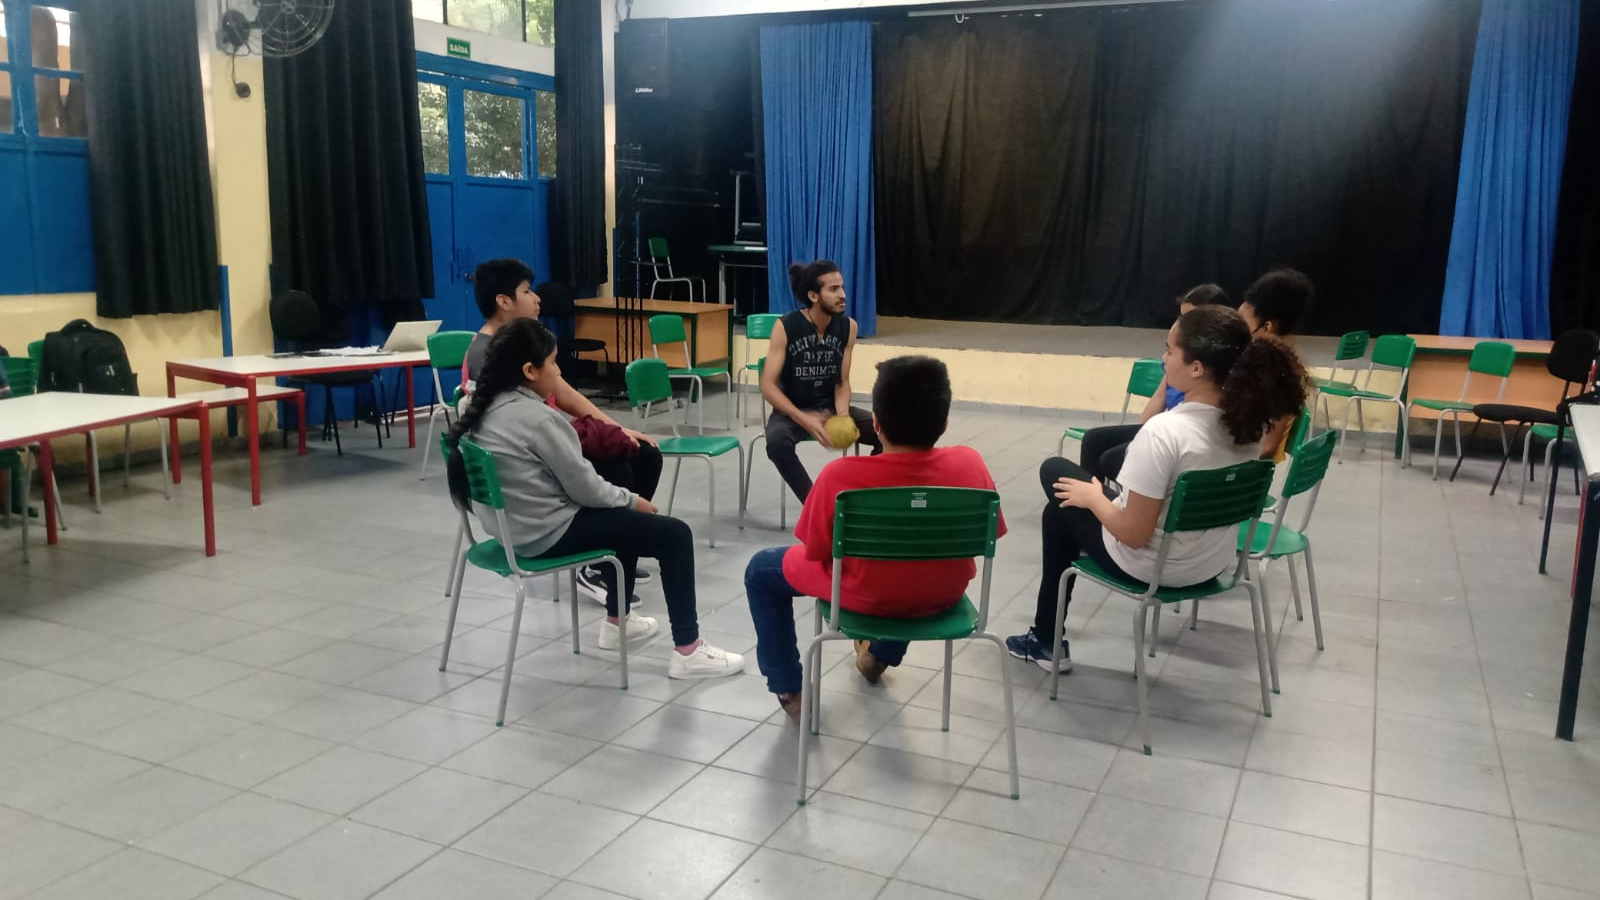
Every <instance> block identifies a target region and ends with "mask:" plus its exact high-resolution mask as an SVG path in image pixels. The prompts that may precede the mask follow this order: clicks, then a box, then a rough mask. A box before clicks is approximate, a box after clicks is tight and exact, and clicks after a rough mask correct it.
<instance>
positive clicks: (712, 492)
mask: <svg viewBox="0 0 1600 900" xmlns="http://www.w3.org/2000/svg"><path fill="white" fill-rule="evenodd" d="M700 458H701V459H703V460H705V461H706V510H707V515H709V516H710V517H711V522H710V524H708V525H707V526H706V539H707V540H708V541H710V542H711V546H712V547H715V546H717V464H716V461H714V460H713V459H712V458H711V457H709V456H702V457H700ZM674 477H676V476H674Z"/></svg>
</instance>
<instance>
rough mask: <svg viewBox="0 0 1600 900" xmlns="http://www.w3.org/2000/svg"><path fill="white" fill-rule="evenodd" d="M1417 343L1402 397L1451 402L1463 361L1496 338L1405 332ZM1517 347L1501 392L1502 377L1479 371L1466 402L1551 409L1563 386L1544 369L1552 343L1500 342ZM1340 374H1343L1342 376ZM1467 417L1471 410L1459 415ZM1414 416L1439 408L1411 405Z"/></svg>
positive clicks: (1432, 413) (1458, 391)
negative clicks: (1502, 394)
mask: <svg viewBox="0 0 1600 900" xmlns="http://www.w3.org/2000/svg"><path fill="white" fill-rule="evenodd" d="M1407 337H1410V338H1411V339H1412V340H1414V341H1416V342H1417V355H1416V358H1415V359H1414V360H1413V361H1412V363H1411V377H1410V378H1408V379H1407V380H1406V389H1405V394H1404V396H1405V397H1407V398H1410V397H1428V398H1430V399H1434V400H1455V399H1457V398H1458V397H1460V396H1461V382H1462V381H1463V380H1464V379H1465V378H1466V377H1467V359H1468V357H1470V356H1472V348H1473V347H1474V346H1476V345H1477V344H1478V343H1479V342H1481V341H1488V340H1498V339H1497V338H1475V337H1451V336H1447V335H1440V334H1412V335H1407ZM1501 343H1505V344H1510V345H1511V346H1512V347H1515V348H1516V351H1517V360H1516V363H1515V364H1514V365H1513V366H1512V368H1511V378H1510V379H1509V380H1508V381H1507V382H1506V392H1505V396H1504V397H1503V398H1502V397H1500V396H1499V391H1500V379H1498V378H1489V377H1485V376H1483V375H1479V376H1477V377H1476V378H1474V379H1472V389H1471V390H1470V391H1468V392H1467V397H1466V401H1467V402H1468V403H1510V404H1515V405H1517V406H1535V407H1541V408H1544V409H1555V405H1556V403H1557V402H1558V401H1560V400H1561V391H1562V388H1563V387H1564V386H1565V385H1564V384H1563V382H1562V381H1561V379H1559V378H1557V377H1555V376H1554V375H1551V374H1550V371H1549V370H1548V369H1546V368H1545V359H1546V358H1548V357H1549V356H1550V341H1501ZM1342 374H1343V373H1341V377H1342ZM1462 415H1463V417H1468V418H1470V417H1471V415H1472V414H1471V413H1462ZM1411 417H1412V418H1413V419H1437V418H1439V413H1438V411H1437V410H1431V409H1423V408H1422V407H1420V406H1415V407H1412V408H1411ZM1400 449H1401V447H1400V439H1399V436H1398V433H1397V435H1396V439H1395V458H1396V459H1398V458H1400Z"/></svg>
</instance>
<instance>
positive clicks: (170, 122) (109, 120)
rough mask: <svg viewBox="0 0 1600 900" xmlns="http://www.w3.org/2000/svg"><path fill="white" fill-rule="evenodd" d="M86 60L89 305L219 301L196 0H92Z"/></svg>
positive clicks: (148, 310)
mask: <svg viewBox="0 0 1600 900" xmlns="http://www.w3.org/2000/svg"><path fill="white" fill-rule="evenodd" d="M80 21H81V22H82V27H83V31H84V34H83V39H84V43H85V47H86V51H87V52H86V54H85V55H86V57H87V59H88V60H89V63H88V65H87V67H86V68H85V70H84V92H85V93H86V94H87V96H88V100H87V108H88V123H89V188H90V195H91V198H92V202H93V204H94V253H95V291H96V301H95V302H96V311H97V312H98V313H99V314H100V315H102V316H106V317H108V318H119V319H120V318H128V317H130V316H136V315H149V314H152V313H186V312H195V311H197V310H204V309H216V308H217V306H218V277H217V232H216V220H215V217H214V215H213V210H212V197H211V164H210V160H209V158H208V157H207V154H206V117H205V100H204V98H203V97H202V96H201V88H200V57H199V56H198V55H197V54H196V53H195V50H194V36H195V32H196V29H197V28H198V26H197V24H196V22H195V5H194V0H143V2H140V3H121V2H103V3H93V4H91V5H90V6H89V7H88V8H87V9H85V11H84V15H83V16H81V17H80Z"/></svg>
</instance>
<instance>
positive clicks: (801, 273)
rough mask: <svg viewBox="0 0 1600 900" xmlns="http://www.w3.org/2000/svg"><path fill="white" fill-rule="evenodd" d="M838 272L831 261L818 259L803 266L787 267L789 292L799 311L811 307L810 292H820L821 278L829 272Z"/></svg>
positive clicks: (836, 266) (796, 264)
mask: <svg viewBox="0 0 1600 900" xmlns="http://www.w3.org/2000/svg"><path fill="white" fill-rule="evenodd" d="M837 271H839V266H838V264H836V263H835V262H834V261H833V260H831V259H819V260H816V261H814V262H808V263H805V264H803V265H802V264H800V263H795V264H793V265H791V266H790V267H789V290H791V291H793V292H794V299H795V302H796V303H799V304H800V308H801V309H805V308H806V307H808V306H810V305H811V297H810V296H809V295H810V293H811V292H812V291H816V292H818V293H821V292H822V276H824V275H827V274H829V273H830V272H837Z"/></svg>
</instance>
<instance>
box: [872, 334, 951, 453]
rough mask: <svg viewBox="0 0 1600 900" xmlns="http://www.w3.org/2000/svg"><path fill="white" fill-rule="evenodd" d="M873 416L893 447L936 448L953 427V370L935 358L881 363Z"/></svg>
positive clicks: (874, 391) (884, 436)
mask: <svg viewBox="0 0 1600 900" xmlns="http://www.w3.org/2000/svg"><path fill="white" fill-rule="evenodd" d="M872 412H873V413H874V414H875V415H877V417H878V428H879V430H881V431H882V432H883V439H884V440H886V441H888V442H889V443H891V444H899V445H900V446H902V447H923V448H930V447H932V446H933V445H934V444H936V443H938V442H939V438H940V436H942V435H943V434H944V429H945V426H947V425H949V424H950V370H949V369H946V368H945V365H944V363H943V362H942V361H940V360H937V359H934V358H933V357H931V356H896V357H895V358H894V359H886V360H884V361H883V362H881V363H878V381H877V383H876V384H874V385H873V386H872Z"/></svg>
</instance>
